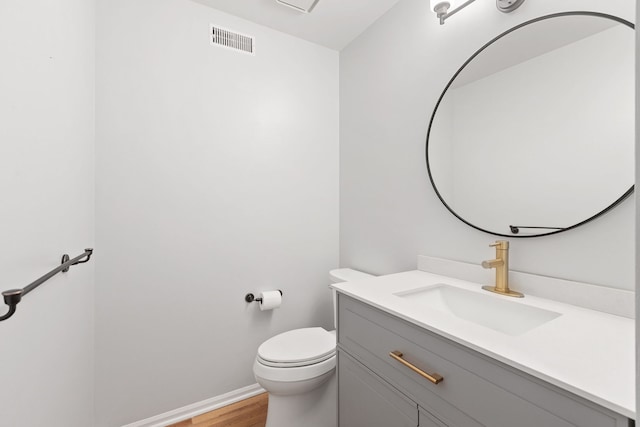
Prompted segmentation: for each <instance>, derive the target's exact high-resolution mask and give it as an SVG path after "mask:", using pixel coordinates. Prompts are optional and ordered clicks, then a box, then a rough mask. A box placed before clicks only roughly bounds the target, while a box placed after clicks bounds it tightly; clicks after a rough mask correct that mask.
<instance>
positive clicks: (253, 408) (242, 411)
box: [168, 393, 269, 427]
mask: <svg viewBox="0 0 640 427" xmlns="http://www.w3.org/2000/svg"><path fill="white" fill-rule="evenodd" d="M268 402H269V400H268V395H267V393H262V394H259V395H257V396H254V397H251V398H249V399H245V400H242V401H240V402H237V403H234V404H232V405H229V406H225V407H223V408H220V409H216V410H215V411H211V412H207V413H206V414H202V415H198V416H196V417H193V418H191V419H189V420H185V421H180V422H179V423H177V424H172V425H170V426H168V427H264V425H265V423H266V421H267V405H268Z"/></svg>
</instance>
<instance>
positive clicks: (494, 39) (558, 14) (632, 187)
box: [425, 11, 635, 239]
mask: <svg viewBox="0 0 640 427" xmlns="http://www.w3.org/2000/svg"><path fill="white" fill-rule="evenodd" d="M576 15H579V16H596V17H599V18H605V19H611V20H613V21H616V22H619V23H621V24H623V25H626V26H627V27H629V28H631V29H632V30H635V26H634V24H632V23H631V22H629V21H627V20H626V19H622V18H620V17H617V16H614V15H609V14H606V13H600V12H588V11H573V12H560V13H553V14H550V15H544V16H541V17H538V18H534V19H531V20H529V21H526V22H523V23H521V24H518V25H516V26H515V27H512V28H510V29H508V30H507V31H505V32H503V33H502V34H500V35H498V36H496V37H494V38H493V39H492V40H490V41H489V42H488V43H486V44H485V45H484V46H482V47H481V48H480V49H478V50H477V51H476V52H475V53H474V54H473V55H471V56H470V57H469V59H467V60H466V61H465V62H464V64H462V66H461V67H460V68H459V69H458V71H456V72H455V73H454V74H453V77H451V79H450V80H449V82H448V83H447V85H446V86H445V88H444V90H443V91H442V94H441V95H440V97H439V98H438V102H436V105H435V107H434V109H433V113H432V114H431V119H430V120H429V128H428V130H427V141H426V147H425V157H426V162H427V172H428V174H429V181H430V182H431V186H432V187H433V190H434V191H435V192H436V195H437V196H438V198H439V199H440V201H441V202H442V204H443V205H444V206H445V207H446V208H447V210H448V211H449V212H451V213H452V214H453V216H455V217H456V218H458V219H459V220H460V221H462V222H463V223H465V224H467V225H468V226H470V227H472V228H475V229H476V230H479V231H482V232H484V233H487V234H491V235H494V236H502V237H511V238H518V239H526V238H530V237H542V236H550V235H552V234H558V233H562V232H564V231H568V230H572V229H574V228H577V227H579V226H581V225H583V224H586V223H588V222H590V221H593V220H594V219H596V218H598V217H600V216H602V215H604V214H605V213H607V212H609V211H610V210H612V209H613V208H615V207H616V206H618V205H619V204H620V203H622V202H623V201H624V200H625V199H626V198H628V197H629V196H630V195H631V194H633V192H634V185H632V186H631V187H630V188H629V189H628V190H627V191H626V192H625V193H624V194H623V195H622V196H620V197H619V198H618V199H616V200H615V201H614V202H613V203H611V204H610V205H609V206H607V207H606V208H604V209H603V210H601V211H600V212H598V213H596V214H595V215H593V216H591V217H589V218H587V219H585V220H583V221H581V222H579V223H577V224H574V225H572V226H570V227H565V228H561V229H557V230H554V231H550V232H548V233H540V234H527V235H523V236H518V235H516V234H501V233H496V232H494V231H489V230H485V229H484V228H481V227H478V226H477V225H474V224H472V223H470V222H469V221H467V220H465V219H464V218H462V217H461V216H460V215H458V214H457V213H456V212H455V211H454V210H453V208H451V206H449V205H448V204H447V203H446V202H445V201H444V199H443V198H442V195H441V194H440V192H439V191H438V187H436V184H435V182H434V180H433V175H432V173H431V168H430V166H429V136H430V135H431V127H432V126H433V121H434V118H435V116H436V113H437V112H438V107H439V106H440V103H441V102H442V99H443V98H444V96H445V95H446V94H447V91H448V90H449V87H451V85H452V84H453V82H454V81H455V79H456V78H457V77H458V75H459V74H460V73H461V72H462V71H463V70H464V69H465V68H466V66H467V65H469V63H470V62H471V61H473V60H474V59H475V58H476V57H477V56H478V55H479V54H480V53H482V52H483V51H484V50H485V49H486V48H488V47H489V46H491V45H492V44H493V43H495V42H496V41H498V40H500V39H501V38H503V37H505V36H506V35H508V34H510V33H512V32H514V31H516V30H518V29H520V28H522V27H524V26H527V25H530V24H533V23H536V22H539V21H543V20H546V19H552V18H558V17H561V16H576Z"/></svg>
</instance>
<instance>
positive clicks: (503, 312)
mask: <svg viewBox="0 0 640 427" xmlns="http://www.w3.org/2000/svg"><path fill="white" fill-rule="evenodd" d="M394 295H395V296H397V297H400V298H403V299H406V300H407V301H410V302H411V303H413V304H417V305H419V306H420V307H422V308H424V309H425V310H437V311H440V312H443V313H447V314H451V315H453V316H456V317H458V318H460V319H464V320H467V321H469V322H473V323H475V324H478V325H481V326H484V327H486V328H490V329H493V330H494V331H498V332H502V333H505V334H508V335H513V336H516V335H522V334H524V333H525V332H529V331H530V330H532V329H534V328H537V327H538V326H541V325H543V324H545V323H547V322H549V321H551V320H553V319H555V318H556V317H559V316H561V314H560V313H556V312H554V311H549V310H545V309H542V308H538V307H532V306H529V305H525V304H520V303H516V302H513V301H509V300H506V299H505V298H508V297H504V296H498V295H492V294H486V295H484V294H482V293H479V292H473V291H467V290H465V289H461V288H457V287H454V286H448V285H445V284H444V283H442V284H436V285H432V286H427V287H422V288H417V289H411V290H408V291H404V292H398V293H395V294H394Z"/></svg>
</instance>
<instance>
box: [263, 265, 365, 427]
mask: <svg viewBox="0 0 640 427" xmlns="http://www.w3.org/2000/svg"><path fill="white" fill-rule="evenodd" d="M330 277H331V281H332V283H338V282H345V281H352V280H357V279H364V278H369V277H373V276H371V275H369V274H366V273H362V272H359V271H355V270H351V269H348V268H342V269H338V270H332V271H331V272H330ZM333 292H334V319H335V291H333ZM335 371H336V333H335V331H327V330H325V329H323V328H319V327H315V328H302V329H294V330H291V331H287V332H284V333H282V334H279V335H276V336H274V337H272V338H269V339H268V340H267V341H265V342H264V343H262V344H261V345H260V347H259V348H258V354H257V355H256V359H255V362H254V364H253V373H254V376H255V378H256V381H257V382H258V384H260V386H262V388H264V389H265V390H266V391H267V392H268V393H269V407H268V411H267V423H266V427H301V426H308V427H335V426H336V425H337V411H336V405H337V403H336V401H337V376H336V375H335Z"/></svg>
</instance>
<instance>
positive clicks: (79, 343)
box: [0, 0, 99, 427]
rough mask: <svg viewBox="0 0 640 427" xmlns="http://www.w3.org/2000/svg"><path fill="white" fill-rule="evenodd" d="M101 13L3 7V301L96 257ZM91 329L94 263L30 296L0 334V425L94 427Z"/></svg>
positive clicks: (82, 8)
mask: <svg viewBox="0 0 640 427" xmlns="http://www.w3.org/2000/svg"><path fill="white" fill-rule="evenodd" d="M94 13H95V7H94V2H93V1H90V0H57V1H55V2H52V1H45V0H25V1H18V2H14V1H4V2H0V57H2V72H1V75H2V78H1V79H0V118H1V119H0V141H2V143H1V144H0V194H2V221H1V222H0V236H2V245H0V259H2V280H1V281H0V291H4V290H8V289H12V288H22V287H24V286H26V285H27V284H29V283H30V282H32V281H33V280H35V279H37V278H38V277H40V276H42V275H43V274H45V273H46V272H48V271H49V270H52V269H53V268H55V267H56V266H57V265H58V264H59V262H60V258H61V256H62V254H63V253H65V252H66V253H68V254H69V255H71V256H72V257H74V256H77V255H79V254H81V253H82V252H83V250H84V248H87V247H92V246H93V182H94V181H93V148H94V30H95V25H94V22H95V21H94ZM98 256H99V251H96V257H98ZM0 305H1V308H0V315H2V314H4V313H5V312H6V310H5V305H4V304H3V303H0ZM93 326H94V325H93V261H91V262H90V263H88V264H82V265H78V266H76V267H72V268H71V270H70V271H69V272H68V273H64V274H59V275H57V276H56V277H54V278H52V279H51V280H50V281H48V282H47V283H45V284H43V285H42V286H41V287H40V288H38V289H36V290H34V291H33V292H32V293H30V294H29V295H27V296H25V298H24V299H23V300H22V302H21V303H20V304H19V305H18V309H17V312H16V314H15V315H14V316H13V317H12V318H10V319H8V320H6V321H4V322H2V323H0V342H1V343H2V344H1V345H0V365H1V366H2V367H3V368H4V369H3V372H2V376H1V377H0V407H1V408H2V412H1V414H0V426H2V427H13V426H23V427H39V426H45V425H46V426H52V427H87V426H91V425H92V424H93V385H94V383H93V368H94V366H93Z"/></svg>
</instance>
